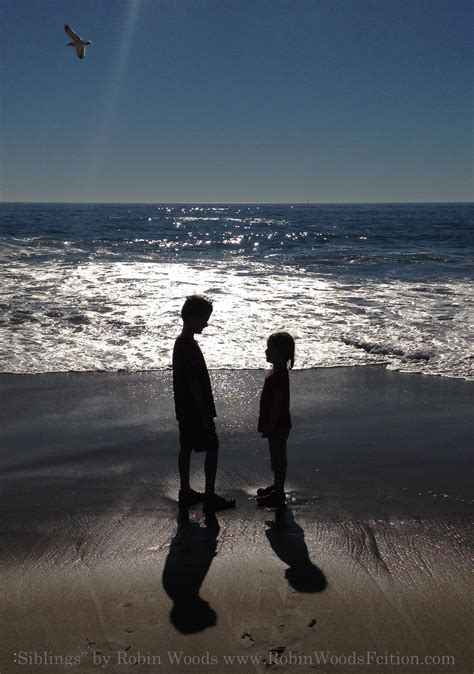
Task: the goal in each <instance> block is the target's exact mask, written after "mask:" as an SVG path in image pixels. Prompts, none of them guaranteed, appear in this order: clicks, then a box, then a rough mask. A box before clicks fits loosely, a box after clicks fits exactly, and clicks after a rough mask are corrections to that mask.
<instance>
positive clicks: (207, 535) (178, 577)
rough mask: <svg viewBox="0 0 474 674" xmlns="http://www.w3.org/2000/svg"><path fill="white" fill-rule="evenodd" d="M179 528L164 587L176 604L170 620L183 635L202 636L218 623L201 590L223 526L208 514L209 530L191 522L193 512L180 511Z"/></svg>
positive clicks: (166, 566) (173, 542)
mask: <svg viewBox="0 0 474 674" xmlns="http://www.w3.org/2000/svg"><path fill="white" fill-rule="evenodd" d="M177 522H178V528H177V531H176V534H175V536H174V538H173V539H172V541H171V545H170V550H169V553H168V556H167V558H166V562H165V566H164V569H163V576H162V582H163V587H164V589H165V591H166V593H167V594H168V595H169V597H170V598H171V599H172V600H173V608H172V609H171V612H170V620H171V622H172V623H173V625H174V626H175V627H176V629H177V630H178V631H179V632H182V633H183V634H193V633H195V632H201V631H202V630H205V629H207V628H208V627H214V625H215V624H216V623H217V616H216V613H215V611H214V610H213V609H212V608H211V607H210V606H209V604H208V602H207V601H204V599H201V597H200V596H199V590H200V588H201V585H202V583H203V581H204V578H205V577H206V574H207V572H208V570H209V567H210V566H211V564H212V560H213V558H214V556H215V555H216V549H217V535H218V533H219V523H218V521H217V518H216V516H215V515H214V514H213V513H212V514H211V513H206V515H205V521H204V523H205V526H201V524H200V523H199V522H190V521H189V509H187V508H186V509H184V508H180V510H179V513H178V517H177Z"/></svg>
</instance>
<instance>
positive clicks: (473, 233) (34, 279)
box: [0, 203, 474, 379]
mask: <svg viewBox="0 0 474 674" xmlns="http://www.w3.org/2000/svg"><path fill="white" fill-rule="evenodd" d="M0 237H1V252H0V258H1V262H2V265H1V285H0V371H1V372H17V373H33V372H56V371H69V370H74V371H86V370H106V371H117V370H126V371H128V370H130V371H132V370H135V371H136V370H151V369H156V368H160V369H161V368H167V367H170V364H171V354H172V349H173V342H174V339H175V337H176V336H177V334H178V333H179V331H180V325H181V322H180V318H179V311H180V308H181V305H182V303H183V300H184V298H185V297H186V296H187V295H189V294H191V293H205V294H207V295H209V296H210V297H211V298H212V300H213V302H214V313H213V315H212V317H211V320H210V324H209V327H208V328H207V329H206V330H205V331H204V333H203V335H202V336H200V337H198V339H199V341H200V343H201V346H202V349H203V352H204V353H205V356H206V359H207V362H208V366H209V367H210V368H232V369H235V368H237V369H241V368H264V367H265V366H266V363H265V355H264V350H265V345H266V339H267V337H268V335H269V334H270V333H271V332H273V331H275V330H281V329H285V330H288V331H289V332H291V333H292V334H293V335H294V336H295V337H296V365H295V367H296V368H310V367H319V366H323V367H327V366H353V365H371V364H375V363H386V364H387V366H388V367H389V368H390V369H396V370H402V371H408V372H422V373H426V374H433V375H443V376H449V377H462V378H469V379H471V378H472V377H473V362H474V360H473V354H472V351H471V348H472V346H471V345H472V323H473V321H472V305H473V302H472V299H473V285H472V270H473V266H472V263H473V260H474V205H473V204H471V203H469V204H416V205H413V204H406V205H403V204H385V205H372V204H368V205H310V204H308V205H294V206H287V205H285V206H279V205H269V206H267V205H260V206H256V205H249V206H246V205H237V206H236V205H213V206H202V205H194V206H193V205H187V206H183V205H149V204H147V205H137V204H130V205H126V204H101V205H97V204H67V205H65V204H0ZM470 312H471V313H470Z"/></svg>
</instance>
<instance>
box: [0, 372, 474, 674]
mask: <svg viewBox="0 0 474 674" xmlns="http://www.w3.org/2000/svg"><path fill="white" fill-rule="evenodd" d="M212 378H213V384H214V390H215V398H216V404H217V408H218V415H219V416H218V420H217V421H218V430H219V435H220V440H221V456H220V466H219V474H218V488H219V491H220V492H221V493H225V494H226V495H229V496H230V495H232V496H234V497H235V498H236V499H237V508H236V510H235V511H231V512H226V513H222V514H221V513H218V514H217V516H216V517H215V518H212V517H211V518H209V517H208V518H205V517H204V515H203V513H202V511H201V509H200V507H194V508H192V509H191V510H190V511H189V513H188V518H189V519H187V518H186V514H184V513H181V514H180V515H179V517H178V510H177V505H176V494H177V470H176V452H177V431H176V421H175V419H174V408H173V403H172V393H171V377H170V372H168V371H160V372H154V373H139V374H102V373H89V374H50V375H36V376H30V375H24V376H21V375H20V376H18V375H1V376H0V388H1V391H2V400H3V401H4V404H3V409H2V412H1V416H2V419H1V421H2V424H1V431H0V440H1V445H0V446H1V448H2V449H1V453H0V466H1V491H0V505H1V508H2V525H1V535H2V546H1V549H0V592H1V594H2V597H3V600H2V609H1V625H2V629H1V634H2V652H1V655H0V658H1V660H0V671H2V672H4V671H6V672H16V671H22V672H32V674H33V673H36V672H40V671H42V672H45V671H47V672H48V673H49V672H54V671H78V672H98V671H106V672H110V673H112V672H113V673H114V674H115V673H116V672H128V671H133V672H149V673H150V674H151V673H154V672H183V671H193V672H199V673H200V672H209V671H216V672H232V671H242V672H255V671H262V672H264V671H267V670H270V671H273V670H274V671H289V672H290V671H302V672H303V671H323V672H325V671H327V672H347V671H363V672H364V673H365V672H367V671H374V672H377V674H378V672H381V671H383V672H391V671H393V672H401V671H403V672H404V673H405V672H412V671H413V672H415V671H420V666H421V665H418V666H417V665H416V664H414V661H413V658H415V659H416V658H418V660H419V661H420V662H422V661H423V660H424V658H425V657H432V656H435V657H445V658H447V657H451V658H454V663H455V664H454V665H453V664H449V662H447V661H446V660H445V665H441V664H436V666H435V665H434V664H433V665H432V669H431V667H429V666H427V665H424V671H436V672H443V671H449V672H464V671H470V654H469V649H468V644H469V637H470V625H471V623H470V614H469V603H468V587H469V586H468V561H467V560H468V534H469V527H470V522H471V521H472V520H471V513H472V503H471V501H470V495H469V488H470V467H471V463H470V449H471V447H472V445H473V437H474V431H473V422H472V421H471V410H472V402H473V388H472V383H469V382H465V381H458V380H448V379H440V378H429V377H422V376H418V375H408V374H400V373H395V372H388V371H386V370H385V369H384V368H383V367H373V368H372V367H371V368H369V367H363V368H335V369H321V370H307V371H296V372H293V373H292V416H293V424H294V427H293V429H292V434H291V435H290V440H289V445H288V447H289V471H288V484H287V490H288V492H289V505H288V507H287V508H286V509H285V510H283V511H282V512H278V513H277V512H275V511H271V510H260V509H258V508H256V506H255V502H254V500H253V498H252V495H253V493H254V491H255V488H256V487H257V486H260V485H262V484H266V483H268V478H269V477H270V475H269V465H268V457H267V451H266V445H265V441H264V440H263V439H261V438H259V436H258V435H257V434H256V433H255V430H254V427H255V415H256V408H257V404H258V396H259V393H260V387H261V383H262V378H263V371H260V372H256V371H217V372H213V373H212ZM193 466H194V467H195V472H196V480H195V485H194V486H196V487H197V488H199V487H202V458H201V457H198V456H196V457H195V459H194V464H193ZM368 652H370V653H372V655H368V654H367V653H368ZM13 653H17V655H16V656H14V655H13ZM174 653H177V655H174ZM179 653H182V655H181V656H179ZM224 656H241V657H247V658H248V659H247V662H241V663H239V662H237V661H234V662H233V663H230V662H225V660H224ZM250 656H252V657H254V658H257V659H258V658H260V661H259V662H257V661H255V662H252V661H251V660H250V659H249V658H250ZM67 657H69V660H70V661H71V662H73V665H72V666H67ZM94 657H95V660H94ZM180 657H181V660H180V663H179V664H178V663H177V662H174V663H173V662H171V660H172V659H173V658H175V659H179V658H180ZM376 657H379V658H385V659H386V660H387V658H391V660H388V661H382V660H379V661H378V664H377V663H374V662H372V663H371V662H370V661H369V659H370V658H372V659H373V658H376ZM407 657H410V658H412V660H411V661H410V662H408V661H407V660H403V661H400V658H407ZM101 658H102V659H101ZM106 658H109V660H106ZM140 658H141V662H145V664H140ZM186 658H189V659H188V660H187V659H186ZM192 658H194V660H193V659H192ZM292 658H293V659H292ZM295 658H296V660H295ZM325 658H326V660H328V659H329V661H328V662H326V664H324V659H325ZM351 658H352V660H353V659H354V658H362V659H363V662H361V661H360V660H359V662H360V664H359V665H356V666H354V665H353V664H352V660H351ZM397 658H399V660H398V661H397ZM15 659H16V662H15ZM53 659H54V660H55V661H56V662H57V663H61V662H62V663H63V664H62V665H61V664H54V663H53ZM318 660H319V662H318ZM135 662H137V663H138V664H134V663H135ZM390 662H391V664H390ZM397 662H398V664H397ZM153 663H154V664H153ZM407 663H408V664H407Z"/></svg>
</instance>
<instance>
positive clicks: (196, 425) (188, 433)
mask: <svg viewBox="0 0 474 674" xmlns="http://www.w3.org/2000/svg"><path fill="white" fill-rule="evenodd" d="M179 444H180V446H181V448H182V449H187V450H189V451H192V450H193V449H194V451H195V452H207V451H209V450H210V451H216V450H217V449H219V440H218V438H217V434H216V429H215V428H213V429H211V428H207V427H206V426H203V424H202V423H201V422H200V421H197V420H195V419H193V420H190V421H183V420H182V421H180V422H179Z"/></svg>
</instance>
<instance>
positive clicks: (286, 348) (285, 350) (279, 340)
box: [265, 332, 295, 369]
mask: <svg viewBox="0 0 474 674" xmlns="http://www.w3.org/2000/svg"><path fill="white" fill-rule="evenodd" d="M265 354H266V356H267V360H268V362H269V363H273V364H275V362H284V363H286V364H288V361H289V363H290V369H291V368H292V367H293V365H294V364H295V340H294V339H293V337H292V336H291V335H290V334H289V333H288V332H274V333H273V334H272V335H270V337H269V338H268V340H267V348H266V351H265Z"/></svg>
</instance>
